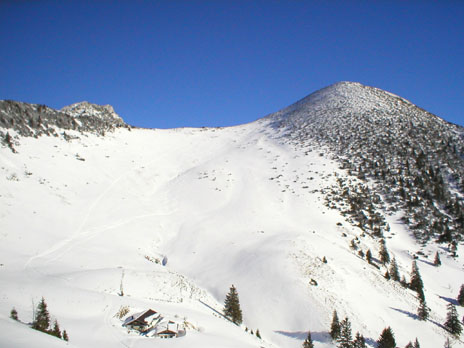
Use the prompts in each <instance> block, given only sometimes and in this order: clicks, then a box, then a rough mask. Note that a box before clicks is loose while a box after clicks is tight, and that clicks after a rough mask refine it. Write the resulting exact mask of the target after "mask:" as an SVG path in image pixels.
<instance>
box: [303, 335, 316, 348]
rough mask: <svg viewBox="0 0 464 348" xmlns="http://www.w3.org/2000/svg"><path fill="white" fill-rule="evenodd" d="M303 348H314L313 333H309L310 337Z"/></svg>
mask: <svg viewBox="0 0 464 348" xmlns="http://www.w3.org/2000/svg"><path fill="white" fill-rule="evenodd" d="M303 348H314V343H313V340H312V338H311V331H308V337H307V338H306V339H305V340H304V342H303Z"/></svg>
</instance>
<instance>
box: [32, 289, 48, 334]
mask: <svg viewBox="0 0 464 348" xmlns="http://www.w3.org/2000/svg"><path fill="white" fill-rule="evenodd" d="M49 325H50V314H49V313H48V309H47V304H46V303H45V299H44V298H43V297H42V300H41V301H40V302H39V304H38V305H37V313H36V315H35V319H34V322H33V323H32V328H33V329H36V330H39V331H43V332H46V331H47V330H48V327H49Z"/></svg>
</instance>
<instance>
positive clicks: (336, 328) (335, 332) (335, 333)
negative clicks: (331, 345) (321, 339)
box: [330, 311, 340, 340]
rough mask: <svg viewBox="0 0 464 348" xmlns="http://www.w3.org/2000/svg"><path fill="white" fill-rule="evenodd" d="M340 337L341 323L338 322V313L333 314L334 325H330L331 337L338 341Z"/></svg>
mask: <svg viewBox="0 0 464 348" xmlns="http://www.w3.org/2000/svg"><path fill="white" fill-rule="evenodd" d="M339 336H340V322H339V321H338V315H337V311H334V312H333V316H332V324H331V325H330V337H332V339H333V340H336V339H337V338H338V337H339Z"/></svg>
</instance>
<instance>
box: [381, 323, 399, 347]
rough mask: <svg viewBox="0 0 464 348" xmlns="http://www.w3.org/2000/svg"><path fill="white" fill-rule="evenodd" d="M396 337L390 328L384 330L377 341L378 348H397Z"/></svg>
mask: <svg viewBox="0 0 464 348" xmlns="http://www.w3.org/2000/svg"><path fill="white" fill-rule="evenodd" d="M395 347H396V342H395V336H394V335H393V331H392V329H391V328H390V327H387V328H385V329H383V331H382V333H381V334H380V337H379V339H378V341H377V348H395Z"/></svg>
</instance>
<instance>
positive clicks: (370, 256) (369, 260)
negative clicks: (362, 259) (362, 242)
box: [366, 249, 372, 264]
mask: <svg viewBox="0 0 464 348" xmlns="http://www.w3.org/2000/svg"><path fill="white" fill-rule="evenodd" d="M366 260H367V263H368V264H371V263H372V253H371V249H367V251H366Z"/></svg>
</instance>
